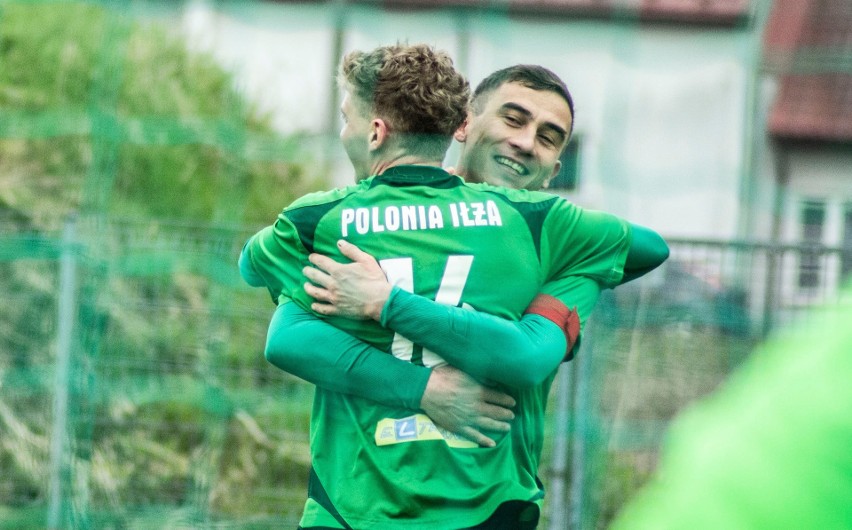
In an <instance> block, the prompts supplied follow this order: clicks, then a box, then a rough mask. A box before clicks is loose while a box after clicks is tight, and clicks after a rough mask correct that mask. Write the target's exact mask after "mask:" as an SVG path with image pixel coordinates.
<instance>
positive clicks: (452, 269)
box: [379, 255, 473, 367]
mask: <svg viewBox="0 0 852 530" xmlns="http://www.w3.org/2000/svg"><path fill="white" fill-rule="evenodd" d="M379 264H380V265H381V267H382V270H384V271H385V274H386V275H387V277H388V281H389V282H390V283H391V284H392V285H397V286H399V288H400V289H404V290H406V291H408V292H409V293H413V292H414V261H413V260H412V259H411V258H390V259H383V260H381V261H380V262H379ZM472 264H473V256H465V255H462V256H450V257H449V258H447V265H446V267H445V268H444V275H443V276H442V277H441V283H440V284H439V285H438V292H437V294H436V295H435V301H436V302H438V303H440V304H446V305H450V306H457V305H459V302H460V301H461V296H462V293H463V292H464V286H465V284H466V283H467V278H468V275H469V274H470V266H471V265H472ZM391 351H392V352H393V354H394V355H395V356H396V357H398V358H400V359H402V360H404V361H409V362H418V361H422V363H423V366H429V367H432V366H438V365H441V364H446V361H444V359H442V358H441V356H440V355H438V354H437V353H435V352H433V351H431V350H427V349H425V348H421V347H420V346H418V345H416V344H414V343H412V342H411V341H410V340H408V339H407V338H405V337H403V336H402V335H400V334H399V333H395V334H394V336H393V346H391Z"/></svg>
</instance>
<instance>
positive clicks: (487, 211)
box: [340, 201, 503, 237]
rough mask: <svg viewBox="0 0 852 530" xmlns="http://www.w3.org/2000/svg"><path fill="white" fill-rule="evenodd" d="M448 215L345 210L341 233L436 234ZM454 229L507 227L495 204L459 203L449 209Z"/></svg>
mask: <svg viewBox="0 0 852 530" xmlns="http://www.w3.org/2000/svg"><path fill="white" fill-rule="evenodd" d="M445 216H446V215H445V212H444V211H442V210H441V208H440V207H438V206H437V205H434V204H433V205H430V206H424V205H409V206H385V207H384V208H382V207H379V206H373V207H370V208H344V209H343V210H342V211H341V212H340V233H341V236H342V237H346V236H348V235H349V230H350V229H352V228H354V229H355V231H356V232H357V233H359V234H367V233H369V232H373V233H377V232H384V231H385V230H387V231H389V232H396V231H397V230H434V229H440V228H444V218H445ZM449 220H450V226H452V227H455V228H458V227H472V226H503V220H502V218H501V217H500V210H499V209H498V208H497V204H496V203H495V202H494V201H486V202H484V203H482V202H457V203H452V204H450V205H449Z"/></svg>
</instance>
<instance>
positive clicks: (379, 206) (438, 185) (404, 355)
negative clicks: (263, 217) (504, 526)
mask: <svg viewBox="0 0 852 530" xmlns="http://www.w3.org/2000/svg"><path fill="white" fill-rule="evenodd" d="M629 234H630V232H629V227H628V225H627V223H625V222H624V221H622V220H620V219H618V218H616V217H614V216H610V215H606V214H602V213H599V212H591V211H586V210H583V209H581V208H578V207H576V206H574V205H572V204H571V203H569V202H567V201H565V200H563V199H560V198H558V197H554V196H553V195H548V194H543V193H537V192H527V191H522V190H508V189H504V188H496V187H491V186H488V185H486V184H467V183H465V182H464V181H462V180H461V179H460V178H458V177H456V176H453V175H449V174H448V173H446V172H444V171H443V170H441V169H438V168H433V167H427V166H398V167H394V168H391V169H389V170H388V171H386V172H385V173H384V174H382V175H380V176H376V177H372V178H370V179H366V180H364V181H362V182H360V183H359V184H357V185H355V186H351V187H348V188H345V189H340V190H334V191H330V192H323V193H316V194H311V195H308V196H305V197H303V198H301V199H299V200H297V201H296V202H295V203H293V204H292V205H291V206H289V207H288V208H286V209H285V210H284V211H283V212H282V213H281V215H280V216H279V218H278V221H277V222H276V223H275V225H273V226H271V227H268V228H266V229H264V230H262V231H261V232H259V233H258V234H257V235H255V236H254V237H253V238H252V239H251V240H250V242H249V243H248V246H247V251H248V255H249V259H250V260H251V263H252V266H253V269H254V270H255V271H256V272H257V273H258V274H259V275H260V276H261V277H262V278H263V280H264V282H265V283H266V285H267V287H268V288H269V290H270V293H271V294H272V296H273V298H274V299H276V300H278V299H279V298H281V297H285V298H289V299H291V300H292V301H294V302H295V303H297V304H299V305H300V306H302V307H304V308H306V309H309V308H310V302H311V300H310V298H309V297H308V296H307V294H306V293H305V292H304V289H303V287H302V285H303V282H304V281H305V280H304V277H303V275H302V272H301V270H302V268H303V267H304V266H307V265H309V262H308V259H307V257H308V254H310V253H311V252H318V253H321V254H326V255H330V256H332V257H337V258H338V259H340V260H341V261H343V258H342V256H341V255H340V252H339V251H338V250H337V245H336V242H337V241H338V240H339V239H346V240H348V241H350V242H351V243H353V244H355V245H357V246H358V247H360V248H361V249H362V250H364V251H365V252H367V253H369V254H371V255H373V256H374V257H375V258H376V259H377V260H378V261H379V262H380V264H381V265H382V267H383V269H384V270H385V272H386V274H387V276H388V278H389V280H390V281H391V282H392V283H394V284H396V285H399V286H400V287H402V288H404V289H406V290H409V291H411V292H414V293H416V294H420V295H422V296H426V297H429V298H432V299H435V300H437V301H439V302H442V303H446V304H450V305H455V306H463V307H470V308H472V309H476V310H479V311H485V312H488V313H491V314H494V315H496V316H500V317H503V318H507V319H514V320H516V319H518V318H519V317H520V315H521V314H522V312H523V310H524V309H525V308H526V307H527V305H528V304H529V302H530V301H531V300H532V299H533V297H534V296H535V295H536V293H537V292H538V291H539V290H540V288H541V287H542V285H543V284H544V282H546V281H549V280H552V279H557V278H562V277H567V276H568V275H582V276H586V277H589V278H592V279H594V280H595V281H597V282H598V283H600V284H601V285H602V286H605V287H610V286H614V285H615V284H616V283H617V282H618V281H619V280H620V279H621V276H622V272H623V264H624V260H625V257H626V253H627V248H628V246H629V238H630V236H629ZM329 321H330V322H331V323H333V324H335V325H336V326H338V327H340V328H342V329H344V330H346V331H348V332H350V333H352V334H353V335H355V336H356V337H359V338H361V339H362V340H365V341H367V342H369V343H371V344H373V345H374V346H376V347H378V348H380V349H382V350H384V351H388V352H389V353H392V354H393V355H395V356H397V357H399V358H401V359H404V360H407V361H410V362H412V363H417V364H423V365H426V366H436V365H438V364H441V363H442V362H443V360H442V359H441V358H440V357H439V356H438V355H436V354H435V353H433V352H430V351H427V350H423V349H422V348H420V347H418V346H417V345H415V344H412V343H411V342H410V341H408V340H407V339H405V338H404V337H401V336H395V335H394V333H393V332H392V331H390V330H388V329H386V328H383V327H381V326H380V325H379V324H378V323H376V322H373V321H363V320H349V319H335V318H332V319H329ZM400 384H405V382H404V381H403V382H400ZM514 394H515V395H516V396H517V398H518V405H517V409H516V412H518V414H517V415H518V416H519V417H520V418H524V417H525V416H526V415H528V414H529V416H530V417H537V416H542V415H543V410H544V404H545V402H546V398H547V396H546V394H544V395H542V393H541V392H535V391H530V392H526V393H521V395H518V393H517V392H515V393H514ZM417 412H418V411H414V410H411V409H402V408H399V409H395V408H390V407H387V406H382V405H379V404H377V403H375V402H372V401H368V400H365V399H361V398H358V397H354V396H350V395H343V394H338V393H334V392H330V391H325V390H323V389H321V388H318V389H317V391H316V396H315V400H314V408H313V413H312V418H311V456H312V465H313V471H314V476H313V477H312V483H311V485H310V487H309V489H310V497H311V498H310V499H309V501H308V504H307V506H306V509H305V513H304V514H303V518H302V522H301V525H302V526H303V527H310V526H332V525H335V521H337V524H336V525H342V521H345V522H346V524H348V525H350V526H352V527H355V528H399V527H400V526H403V525H404V526H406V527H410V528H424V529H425V528H429V529H431V528H436V527H455V528H462V527H467V526H473V525H475V524H477V523H479V522H481V521H483V520H485V519H486V518H487V517H488V516H489V515H490V514H491V513H492V512H493V511H494V510H495V509H496V508H497V506H498V505H500V504H501V503H502V502H505V501H508V500H522V501H534V500H536V499H537V498H539V497H540V496H541V491H540V488H539V486H538V484H537V481H536V478H535V471H536V468H535V467H533V462H535V464H537V460H538V453H539V451H540V447H539V445H540V439H539V440H533V439H532V438H533V436H532V431H530V432H529V433H527V434H524V433H526V432H527V429H526V428H521V429H518V433H519V434H518V435H515V434H514V429H513V435H511V436H509V435H506V436H503V437H502V438H498V443H497V445H496V447H493V448H481V447H477V446H475V445H474V444H472V443H470V442H468V441H466V440H464V439H461V438H459V437H456V436H453V435H452V434H451V433H448V432H445V431H442V430H441V429H439V428H437V427H436V426H435V425H434V424H432V422H431V421H430V420H429V419H428V417H426V416H425V415H422V414H418V413H417ZM518 421H524V420H518ZM532 430H533V431H534V430H535V429H532Z"/></svg>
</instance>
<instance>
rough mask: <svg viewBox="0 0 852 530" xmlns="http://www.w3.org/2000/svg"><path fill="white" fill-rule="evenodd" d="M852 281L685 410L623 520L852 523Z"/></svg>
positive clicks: (623, 526)
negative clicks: (835, 298)
mask: <svg viewBox="0 0 852 530" xmlns="http://www.w3.org/2000/svg"><path fill="white" fill-rule="evenodd" d="M850 324H852V284H847V288H846V289H845V290H844V291H843V292H842V295H841V297H840V301H839V302H837V303H835V304H833V305H831V306H827V307H823V308H820V309H818V310H815V311H812V312H811V313H810V314H809V315H808V317H807V318H805V319H803V320H802V321H799V322H797V324H796V325H795V326H794V327H793V328H792V330H785V331H782V332H780V333H777V334H775V335H774V336H773V337H772V338H771V339H769V340H768V341H767V342H766V343H765V344H763V345H762V346H761V347H759V348H758V350H756V351H755V352H754V354H753V355H752V357H751V358H750V359H749V360H748V361H747V362H746V364H745V365H744V366H743V367H742V368H741V369H740V370H739V371H738V372H737V373H736V374H735V375H734V376H733V377H732V378H731V379H730V381H729V382H728V383H727V384H725V385H724V387H723V388H721V389H720V390H718V391H717V392H716V393H715V394H714V395H712V396H710V397H709V398H707V399H705V400H704V401H702V402H700V403H699V404H698V405H697V406H694V407H692V408H691V409H689V410H688V411H687V412H685V413H684V414H683V416H682V417H681V418H679V419H677V420H676V421H675V422H674V423H673V425H672V430H671V432H670V435H669V439H668V442H667V445H666V446H665V448H664V449H663V455H662V458H661V461H660V466H659V470H658V474H657V476H656V477H655V478H654V479H653V480H652V482H651V483H649V484H648V485H647V486H646V487H645V489H644V490H643V491H642V492H640V493H639V494H638V496H637V497H636V498H635V499H634V500H633V502H632V503H630V504H628V505H627V506H626V507H625V509H624V510H623V511H622V512H621V513H620V514H619V517H618V518H617V520H616V521H615V523H614V524H613V526H612V527H611V528H612V529H615V530H627V529H654V530H665V529H675V528H678V529H679V528H684V529H689V530H700V529H705V528H706V529H714V530H716V529H726V530H732V529H788V528H789V529H804V528H821V529H822V528H831V529H842V528H852V325H850Z"/></svg>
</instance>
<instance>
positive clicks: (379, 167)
mask: <svg viewBox="0 0 852 530" xmlns="http://www.w3.org/2000/svg"><path fill="white" fill-rule="evenodd" d="M396 166H433V167H441V161H440V160H430V159H427V158H424V157H422V156H417V155H411V154H408V155H401V156H399V157H395V158H393V159H386V160H377V161H375V162H374V163H373V164H372V167H371V170H372V172H371V173H370V174H371V175H381V174H382V173H384V172H385V171H387V170H388V169H390V168H392V167H396Z"/></svg>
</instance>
